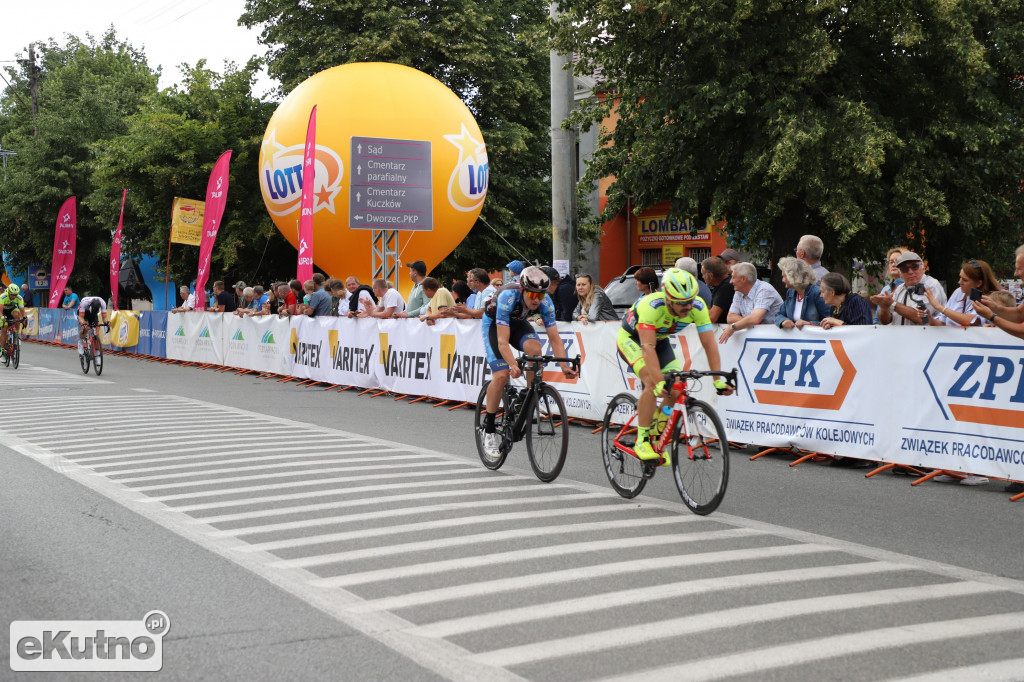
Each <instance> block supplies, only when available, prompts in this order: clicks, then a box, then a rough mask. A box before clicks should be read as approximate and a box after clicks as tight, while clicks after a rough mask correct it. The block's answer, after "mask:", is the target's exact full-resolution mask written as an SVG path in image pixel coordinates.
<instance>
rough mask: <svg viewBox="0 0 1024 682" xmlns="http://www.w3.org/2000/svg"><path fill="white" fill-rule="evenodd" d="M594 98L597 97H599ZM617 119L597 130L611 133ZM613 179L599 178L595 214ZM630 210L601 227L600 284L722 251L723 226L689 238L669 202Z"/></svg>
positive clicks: (686, 225)
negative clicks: (638, 269)
mask: <svg viewBox="0 0 1024 682" xmlns="http://www.w3.org/2000/svg"><path fill="white" fill-rule="evenodd" d="M598 96H601V95H600V94H599V95H598ZM618 120H619V116H618V113H617V112H616V111H614V110H613V111H612V112H611V115H610V116H609V117H608V118H607V119H605V120H604V121H603V122H602V124H601V128H602V129H605V130H614V129H615V125H616V124H617V123H618ZM613 180H614V178H602V179H601V181H600V183H599V184H598V197H597V204H598V210H599V211H602V212H603V211H604V209H605V206H606V205H607V203H608V187H609V186H610V185H611V184H612V182H613ZM633 208H634V207H632V206H626V208H625V209H624V210H622V211H620V212H619V214H618V215H617V216H615V218H613V219H612V220H609V221H608V222H606V223H604V225H602V226H601V246H600V251H599V254H600V255H599V258H600V268H599V272H600V275H599V278H600V281H601V283H602V284H603V283H607V282H609V281H610V280H611V279H612V278H614V277H618V276H619V275H621V274H622V273H623V272H625V271H626V268H628V267H629V266H631V265H671V264H672V263H675V261H676V259H677V258H681V257H683V256H689V257H690V258H693V259H694V260H695V261H697V263H700V262H701V261H702V260H704V259H705V258H708V257H709V256H712V255H717V254H720V253H721V252H722V251H724V250H725V249H726V243H725V241H726V240H725V233H724V231H723V230H724V228H725V223H724V222H722V223H718V224H717V225H714V226H712V225H710V224H709V225H705V226H703V227H702V228H701V229H699V230H698V231H697V233H696V234H693V235H691V234H690V232H691V227H692V225H691V221H690V220H682V221H680V220H676V219H672V220H670V219H669V218H668V210H669V202H667V201H666V202H663V203H660V204H657V205H655V206H652V207H651V208H649V209H647V210H645V211H643V212H641V213H640V214H639V215H634V214H633Z"/></svg>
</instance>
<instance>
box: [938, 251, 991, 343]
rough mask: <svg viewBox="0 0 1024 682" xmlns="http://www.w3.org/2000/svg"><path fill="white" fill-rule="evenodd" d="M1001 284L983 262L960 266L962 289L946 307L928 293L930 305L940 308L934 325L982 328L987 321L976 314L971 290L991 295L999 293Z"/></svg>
mask: <svg viewBox="0 0 1024 682" xmlns="http://www.w3.org/2000/svg"><path fill="white" fill-rule="evenodd" d="M999 288H1000V287H999V282H997V281H996V277H995V275H993V274H992V268H990V267H989V265H988V263H986V262H985V261H983V260H974V259H973V258H972V259H971V260H969V261H966V262H965V263H964V264H963V265H961V266H960V287H959V288H958V289H957V290H956V291H954V292H953V294H952V295H951V296H950V297H949V300H948V301H946V303H945V305H939V304H938V302H937V301H936V300H935V297H934V296H932V293H931V292H930V291H926V292H925V295H926V296H927V297H928V303H929V304H930V305H931V306H932V307H934V308H938V310H939V313H938V314H937V315H936V316H935V318H934V321H933V322H932V324H934V325H943V324H945V325H947V326H949V327H981V326H984V324H985V320H983V319H981V316H980V315H978V314H977V313H976V312H974V302H973V301H972V300H971V289H976V290H978V291H979V292H980V294H979V295H978V298H981V294H990V293H992V292H993V291H999Z"/></svg>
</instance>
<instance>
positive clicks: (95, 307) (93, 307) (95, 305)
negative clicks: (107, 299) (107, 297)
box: [89, 299, 100, 315]
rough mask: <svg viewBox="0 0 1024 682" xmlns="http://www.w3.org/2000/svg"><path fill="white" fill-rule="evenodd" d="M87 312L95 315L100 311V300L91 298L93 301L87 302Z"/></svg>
mask: <svg viewBox="0 0 1024 682" xmlns="http://www.w3.org/2000/svg"><path fill="white" fill-rule="evenodd" d="M89 312H90V313H92V314H93V315H96V314H97V313H99V312H100V302H99V301H97V300H95V299H93V301H92V302H91V303H90V304H89Z"/></svg>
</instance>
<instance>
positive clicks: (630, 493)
mask: <svg viewBox="0 0 1024 682" xmlns="http://www.w3.org/2000/svg"><path fill="white" fill-rule="evenodd" d="M616 440H618V442H619V444H620V445H622V446H624V447H627V448H630V449H632V448H635V447H636V398H634V397H633V396H632V395H630V394H629V393H620V394H618V395H617V396H615V397H614V398H612V401H611V402H610V403H608V409H607V410H606V411H605V413H604V424H603V427H602V429H601V457H602V458H603V459H604V472H605V474H607V475H608V482H609V483H611V484H612V488H614V489H615V492H617V493H618V494H619V495H622V496H623V497H625V498H626V499H631V498H634V497H636V496H637V495H639V494H640V491H641V490H643V489H644V486H645V485H647V479H646V478H644V465H643V462H641V461H640V460H639V459H637V458H636V457H633V456H632V455H629V454H627V453H625V452H623V451H622V450H620V449H619V448H618V447H616V444H615V441H616Z"/></svg>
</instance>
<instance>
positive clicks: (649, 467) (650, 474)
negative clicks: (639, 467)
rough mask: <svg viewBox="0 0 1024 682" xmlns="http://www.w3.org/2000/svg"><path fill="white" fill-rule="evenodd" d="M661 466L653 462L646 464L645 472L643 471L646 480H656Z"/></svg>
mask: <svg viewBox="0 0 1024 682" xmlns="http://www.w3.org/2000/svg"><path fill="white" fill-rule="evenodd" d="M659 466H661V463H660V462H659V463H658V464H654V463H653V460H652V462H644V471H643V477H644V479H645V480H649V479H652V478H654V474H655V473H657V471H658V467H659Z"/></svg>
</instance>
